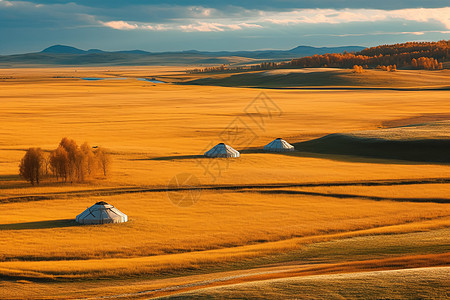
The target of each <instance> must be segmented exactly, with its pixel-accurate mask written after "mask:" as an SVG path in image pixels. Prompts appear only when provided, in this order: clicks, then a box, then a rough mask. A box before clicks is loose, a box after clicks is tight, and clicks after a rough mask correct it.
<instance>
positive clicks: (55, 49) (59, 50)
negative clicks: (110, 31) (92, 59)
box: [40, 45, 105, 54]
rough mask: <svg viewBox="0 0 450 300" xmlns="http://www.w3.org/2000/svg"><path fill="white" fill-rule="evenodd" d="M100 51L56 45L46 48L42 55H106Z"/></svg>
mask: <svg viewBox="0 0 450 300" xmlns="http://www.w3.org/2000/svg"><path fill="white" fill-rule="evenodd" d="M104 52H105V51H102V50H100V49H89V50H87V51H85V50H81V49H78V48H75V47H71V46H65V45H54V46H50V47H48V48H45V49H44V50H42V51H41V52H40V53H53V54H87V53H104Z"/></svg>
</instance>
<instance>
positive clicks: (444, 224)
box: [0, 67, 450, 298]
mask: <svg viewBox="0 0 450 300" xmlns="http://www.w3.org/2000/svg"><path fill="white" fill-rule="evenodd" d="M343 72H347V71H343ZM373 72H378V71H373ZM411 72H412V71H405V73H402V72H401V71H400V72H398V73H397V74H395V75H392V73H387V72H381V71H379V72H378V73H374V74H375V75H376V77H375V78H377V80H378V81H377V80H375V81H371V82H372V83H370V84H372V85H371V86H373V87H380V85H381V82H382V76H396V77H398V78H399V80H400V79H401V77H402V76H403V77H404V78H403V79H401V80H404V81H405V82H406V81H408V80H412V76H411V74H410V73H411ZM445 72H446V71H442V72H441V71H439V72H431V71H430V72H425V71H420V74H422V75H421V76H422V77H424V78H428V79H429V81H427V86H432V87H435V88H436V87H445V85H444V84H443V83H442V78H448V77H447V76H448V74H447V73H445ZM346 74H347V73H346ZM366 75H368V74H367V73H364V74H362V75H361V76H366ZM199 76H201V75H198V74H196V75H186V74H185V73H184V72H183V69H182V68H181V69H180V68H177V67H136V68H129V67H114V68H77V69H73V68H52V69H4V70H0V78H2V79H0V86H1V93H0V103H1V104H0V105H1V111H0V122H1V125H2V126H1V127H0V210H1V212H2V213H1V221H0V249H1V250H0V277H1V278H3V279H4V280H3V281H1V282H0V289H2V291H6V292H5V293H4V296H3V295H0V297H3V298H45V297H47V298H79V297H88V296H89V297H98V296H113V295H122V296H123V297H124V298H126V297H128V298H139V297H153V296H155V297H156V296H164V295H167V294H176V293H182V292H186V291H189V290H193V289H201V288H205V287H211V286H217V285H224V286H225V285H231V284H238V283H243V282H241V281H239V280H241V279H239V280H237V279H236V278H237V277H236V276H238V277H239V276H242V275H243V274H247V275H246V276H244V277H245V278H246V279H245V282H251V284H250V283H248V284H249V285H244V286H232V289H233V290H236V293H239V292H242V293H243V294H245V293H247V294H246V295H248V297H250V298H251V295H255V296H258V295H259V296H260V297H268V296H271V295H273V294H270V293H272V292H270V291H268V289H270V286H276V290H275V291H276V293H280V295H285V296H286V297H289V295H291V294H289V293H294V292H295V290H296V289H298V288H300V287H304V289H305V297H306V296H308V297H312V298H314V297H318V298H320V296H321V295H322V297H326V296H327V295H334V294H333V293H334V292H336V289H337V288H338V283H339V282H343V284H344V285H343V286H344V287H345V286H348V287H350V286H351V285H354V284H355V282H360V281H361V280H367V282H368V283H367V285H365V286H364V287H361V288H359V289H343V288H340V290H339V292H336V294H335V295H336V297H337V296H342V297H358V295H361V294H358V293H361V292H362V291H363V290H367V292H369V291H371V290H370V288H368V286H369V287H370V286H372V287H374V286H376V284H377V282H381V283H382V284H381V286H383V284H386V286H387V283H388V282H390V281H391V278H392V276H394V277H395V275H392V274H397V273H370V272H373V271H381V270H399V271H395V272H400V273H401V272H405V273H402V274H406V275H405V276H406V277H407V278H408V279H405V281H401V280H400V281H398V282H399V284H403V286H402V288H403V287H405V286H408V285H414V284H415V283H416V282H417V276H419V275H417V274H422V275H420V276H428V277H427V278H429V280H430V281H429V282H431V283H430V284H429V285H428V287H429V289H427V285H420V286H419V287H417V291H418V292H420V293H422V292H423V293H424V294H423V295H425V296H427V297H430V298H433V297H435V298H439V297H440V296H442V295H445V294H443V293H444V292H443V290H444V288H445V284H446V282H445V281H444V279H445V276H444V275H445V274H447V273H448V272H449V271H448V265H449V258H448V253H450V241H449V240H448V236H449V235H448V228H449V227H450V209H449V205H450V204H449V202H450V197H449V196H448V195H449V191H450V183H449V181H450V176H449V170H450V169H449V166H448V164H447V162H426V161H411V160H407V159H403V160H398V159H397V160H396V159H391V158H389V157H381V158H366V157H363V156H360V155H355V154H354V153H350V154H351V155H342V154H341V155H339V154H335V153H331V154H330V153H322V154H320V153H312V152H305V151H303V152H300V151H298V152H294V153H292V154H288V155H283V154H281V155H280V154H268V153H262V152H260V151H257V149H260V148H261V147H262V146H263V145H265V144H267V143H268V142H270V141H271V140H273V139H274V138H276V137H283V138H285V139H286V140H288V141H289V142H291V143H302V142H305V141H309V140H312V139H317V138H320V137H323V136H325V135H328V134H333V133H337V132H339V133H354V132H360V133H361V132H363V133H364V134H366V133H367V132H369V133H371V134H375V133H376V134H379V132H380V128H386V127H392V126H397V125H401V126H405V125H412V124H417V123H423V122H422V121H423V120H426V122H435V121H439V122H444V123H445V120H446V119H447V117H446V116H448V115H450V103H449V101H448V93H449V92H448V91H447V90H445V89H441V90H439V89H438V88H436V89H435V90H421V91H406V90H405V91H402V90H389V89H378V90H352V89H347V90H332V89H324V90H295V89H294V90H289V89H286V90H265V91H264V93H265V94H264V95H261V92H262V91H263V90H261V89H257V88H241V87H223V86H222V87H221V86H198V85H184V84H183V85H182V84H175V83H181V82H187V81H189V80H193V79H195V78H197V79H199ZM217 76H228V75H217ZM346 76H348V78H351V77H352V76H359V75H356V74H355V75H353V74H350V73H348V74H347V75H346ZM83 77H120V78H124V77H126V78H128V79H123V80H101V81H85V80H82V79H81V78H83ZM153 77H156V78H157V79H160V80H162V81H165V82H172V83H174V84H154V83H151V82H145V81H139V80H137V79H136V78H153ZM367 78H369V77H367ZM384 80H388V78H385V79H384ZM369 81H370V80H369V79H367V81H366V84H367V85H368V84H369V83H368V82H369ZM377 82H379V83H377ZM397 87H402V85H398V86H397ZM261 97H263V98H261ZM267 97H268V98H267ZM261 99H266V100H267V99H269V100H267V101H266V104H267V103H269V104H270V105H271V107H270V108H271V109H272V110H267V107H266V106H264V105H262V102H258V101H261ZM255 105H256V106H255ZM255 107H258V108H259V111H256V110H255ZM417 120H420V121H421V122H417ZM236 128H237V129H238V130H236ZM387 130H389V129H387ZM443 132H444V133H447V131H446V130H444V131H443ZM421 133H422V134H423V136H419V132H418V131H413V132H409V133H407V135H408V137H411V138H417V137H420V138H421V139H426V138H433V137H435V136H436V135H432V136H429V135H428V133H426V134H425V133H424V131H423V130H422V131H421ZM64 136H68V137H71V138H74V139H75V140H77V141H79V142H80V143H81V142H83V141H88V142H89V143H90V144H91V145H101V146H104V147H106V148H108V149H110V150H111V152H112V156H113V160H114V161H113V168H112V172H111V174H110V176H109V177H108V178H107V179H102V178H98V179H95V180H92V181H90V182H86V183H82V184H73V185H70V184H69V185H67V184H61V183H57V182H55V181H54V180H49V181H47V182H44V183H43V184H42V185H41V186H34V187H33V186H30V185H29V184H27V183H25V182H24V181H23V180H21V179H20V178H19V177H18V176H17V169H18V162H19V160H20V158H21V157H22V156H23V154H24V150H25V149H27V148H28V147H30V146H38V147H41V148H43V149H44V150H50V149H54V148H55V146H56V145H57V143H58V142H59V140H60V139H61V138H62V137H64ZM441 138H442V139H443V140H446V139H447V138H446V137H441ZM222 141H224V142H227V143H229V144H231V145H232V146H233V147H235V148H236V149H238V150H243V149H247V150H246V151H243V152H242V156H241V158H240V159H237V160H226V159H218V160H211V159H205V158H201V157H200V155H201V154H202V153H203V152H204V151H205V150H206V149H208V148H209V147H211V146H213V145H214V144H216V143H219V142H222ZM403 158H404V157H403ZM180 173H190V174H193V175H195V176H196V177H197V178H198V180H199V182H200V186H199V187H201V188H203V190H202V191H201V192H200V194H199V198H198V199H196V200H198V201H197V202H196V203H195V204H194V205H193V206H190V207H179V206H176V205H174V204H173V203H172V202H171V200H170V197H171V194H170V192H169V193H168V192H167V191H166V187H167V184H168V182H169V181H170V180H171V179H172V178H173V177H174V176H176V175H177V174H180ZM178 193H183V192H178ZM181 195H183V194H181ZM186 195H187V196H189V195H191V194H189V191H186ZM97 201H106V202H109V203H111V204H113V205H114V206H116V207H117V208H118V209H120V210H121V211H123V212H124V213H126V214H127V215H128V216H129V219H130V221H129V222H128V223H124V224H112V225H104V226H77V225H76V224H75V223H74V222H73V219H74V217H75V216H76V215H77V214H79V213H80V212H82V211H83V210H84V209H85V208H86V207H87V206H90V205H92V204H93V203H95V202H97ZM330 264H331V265H330ZM348 264H350V265H348ZM426 267H435V268H436V269H426V270H425V269H422V268H426ZM272 268H274V269H272ZM409 268H419V269H414V270H409V271H408V270H406V269H409ZM313 269H314V274H312V273H311V272H312V270H313ZM432 270H434V271H432ZM275 271H276V272H275ZM428 271H429V272H428ZM260 272H267V274H268V275H264V276H262V277H261V276H260V275H257V274H256V273H260ZM274 272H275V273H274ZM280 272H281V273H282V274H283V276H281V275H280V274H281V273H280ZM354 272H359V273H358V274H356V273H355V274H348V273H354ZM364 272H366V273H364ZM392 272H394V271H392ZM332 273H333V274H334V273H339V274H342V275H329V274H332ZM255 274H256V275H255ZM274 274H278V275H274ZM326 274H328V275H326ZM307 275H308V276H310V275H314V276H313V277H304V276H307ZM277 276H278V277H277ZM298 276H302V277H301V278H300V277H298ZM320 276H334V277H320ZM339 276H341V277H339ZM358 276H359V277H358ZM390 276H391V277H390ZM229 277H232V279H230V280H228V279H227V278H229ZM235 277H236V278H235ZM294 277H295V278H294ZM406 277H405V278H406ZM224 278H225V279H224ZM239 278H241V277H239ZM242 278H243V277H242ZM276 278H283V279H276ZM289 278H290V279H289ZM443 278H444V279H443ZM102 279H107V280H102ZM216 279H217V280H216ZM211 280H212V281H213V282H211ZM214 280H216V281H214ZM242 280H244V279H242ZM262 280H269V282H265V281H264V282H263V281H262ZM270 280H281V281H273V282H272V281H270ZM289 280H292V281H289ZM327 280H328V281H329V285H326V286H324V287H323V289H319V288H318V286H319V285H322V284H323V282H324V281H327ZM408 280H409V281H408ZM99 282H100V283H101V284H100V285H99ZM402 282H403V283H402ZM195 283H199V284H198V285H196V284H195ZM245 284H247V283H245ZM289 287H291V288H289ZM432 287H435V288H436V294H434V295H433V294H432V291H431V289H432ZM161 289H162V290H161ZM254 289H261V294H256V293H255V291H254ZM374 289H375V287H374ZM343 290H347V291H348V292H343ZM375 290H376V289H375ZM142 291H147V292H145V293H141V292H142ZM402 291H403V292H402ZM407 292H408V293H409V291H406V288H405V289H404V290H403V289H402V290H399V291H398V293H399V295H401V294H402V293H405V294H404V295H409V294H407ZM128 293H131V294H130V295H128V296H127V294H128ZM196 293H197V292H196ZM283 293H285V294H283ZM373 293H374V294H373V295H377V294H376V293H377V292H376V291H374V292H373ZM411 293H412V291H411ZM195 295H196V296H201V297H211V295H213V296H220V297H233V295H236V294H233V292H232V291H231V290H230V289H222V288H220V289H218V290H208V291H199V292H198V294H195ZM227 295H228V296H227ZM393 295H394V296H395V295H397V294H393Z"/></svg>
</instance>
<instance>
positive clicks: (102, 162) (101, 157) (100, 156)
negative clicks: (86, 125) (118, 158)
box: [95, 147, 111, 176]
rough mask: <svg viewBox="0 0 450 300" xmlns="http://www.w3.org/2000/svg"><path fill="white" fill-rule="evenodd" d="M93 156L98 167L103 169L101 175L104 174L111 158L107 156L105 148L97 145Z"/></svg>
mask: <svg viewBox="0 0 450 300" xmlns="http://www.w3.org/2000/svg"><path fill="white" fill-rule="evenodd" d="M95 156H96V158H97V161H98V164H99V166H100V169H101V170H102V171H103V175H104V176H106V174H107V173H108V171H109V168H110V165H111V158H110V157H109V154H108V152H107V150H106V149H105V148H102V147H98V148H97V151H95Z"/></svg>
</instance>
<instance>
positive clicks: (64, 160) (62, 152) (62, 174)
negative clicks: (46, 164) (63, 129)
mask: <svg viewBox="0 0 450 300" xmlns="http://www.w3.org/2000/svg"><path fill="white" fill-rule="evenodd" d="M50 168H51V170H52V173H53V174H54V175H55V176H56V180H58V179H59V178H61V180H64V182H67V177H68V174H69V155H68V154H67V151H66V149H64V148H63V147H61V146H59V147H58V148H56V150H54V151H52V153H51V154H50Z"/></svg>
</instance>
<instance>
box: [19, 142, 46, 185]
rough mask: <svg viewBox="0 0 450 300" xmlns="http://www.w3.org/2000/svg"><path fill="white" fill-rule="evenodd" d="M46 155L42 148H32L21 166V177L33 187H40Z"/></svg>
mask: <svg viewBox="0 0 450 300" xmlns="http://www.w3.org/2000/svg"><path fill="white" fill-rule="evenodd" d="M43 161H44V154H43V152H42V150H41V148H30V149H28V150H27V152H26V153H25V156H24V157H23V158H22V160H21V162H20V165H19V173H20V176H22V177H23V178H25V179H26V180H28V181H29V182H30V183H31V184H32V185H34V183H35V182H36V184H38V185H39V177H40V175H41V173H42V167H43Z"/></svg>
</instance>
